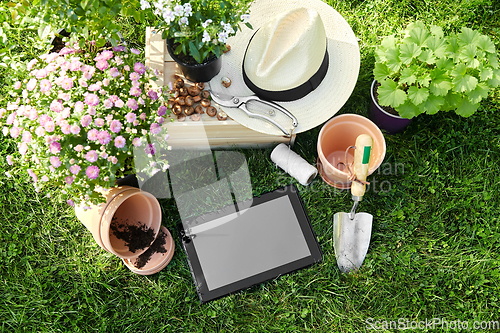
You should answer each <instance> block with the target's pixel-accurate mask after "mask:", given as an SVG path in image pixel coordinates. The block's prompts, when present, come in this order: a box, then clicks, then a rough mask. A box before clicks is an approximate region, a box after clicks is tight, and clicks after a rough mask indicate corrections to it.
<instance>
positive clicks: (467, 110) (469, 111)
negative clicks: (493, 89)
mask: <svg viewBox="0 0 500 333" xmlns="http://www.w3.org/2000/svg"><path fill="white" fill-rule="evenodd" d="M478 108H479V103H477V104H473V103H471V102H469V100H468V99H467V98H464V99H463V100H462V102H461V103H460V104H459V105H458V107H457V109H456V110H455V112H456V114H458V115H460V116H462V117H470V116H472V115H473V114H474V113H475V112H476V111H477V109H478Z"/></svg>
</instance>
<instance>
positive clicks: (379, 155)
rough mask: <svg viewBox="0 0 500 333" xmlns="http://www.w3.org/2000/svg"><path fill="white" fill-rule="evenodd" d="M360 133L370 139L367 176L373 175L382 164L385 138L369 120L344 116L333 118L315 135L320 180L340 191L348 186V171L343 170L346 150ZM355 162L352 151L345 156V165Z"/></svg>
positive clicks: (348, 115) (357, 116)
mask: <svg viewBox="0 0 500 333" xmlns="http://www.w3.org/2000/svg"><path fill="white" fill-rule="evenodd" d="M360 134H368V135H370V136H371V137H372V138H373V148H372V153H371V158H370V163H369V170H368V174H369V175H370V174H372V173H373V172H374V171H375V170H377V168H378V167H379V166H380V164H382V161H383V160H384V157H385V152H386V146H385V139H384V135H383V134H382V132H381V131H380V129H379V128H378V127H377V125H375V124H374V123H373V122H371V121H370V120H369V119H368V118H365V117H363V116H360V115H357V114H343V115H340V116H336V117H333V118H332V119H331V120H329V121H328V122H327V123H326V124H325V125H324V126H323V128H322V129H321V131H320V132H319V136H318V145H317V149H318V170H319V173H320V175H321V177H322V178H323V180H324V181H325V182H326V183H328V184H330V185H332V186H334V187H337V188H340V189H348V188H350V187H351V181H350V180H349V175H348V174H347V170H345V169H344V164H345V163H346V161H345V151H346V149H347V148H348V147H349V146H354V144H355V143H356V138H357V137H358V136H359V135H360ZM353 160H354V151H353V150H350V151H349V153H348V161H347V162H348V163H352V162H353Z"/></svg>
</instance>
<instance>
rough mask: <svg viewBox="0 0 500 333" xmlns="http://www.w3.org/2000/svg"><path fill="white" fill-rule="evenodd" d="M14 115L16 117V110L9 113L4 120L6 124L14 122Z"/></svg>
mask: <svg viewBox="0 0 500 333" xmlns="http://www.w3.org/2000/svg"><path fill="white" fill-rule="evenodd" d="M16 117H17V112H12V113H11V114H9V116H8V117H7V122H6V123H7V125H12V124H13V123H14V120H16Z"/></svg>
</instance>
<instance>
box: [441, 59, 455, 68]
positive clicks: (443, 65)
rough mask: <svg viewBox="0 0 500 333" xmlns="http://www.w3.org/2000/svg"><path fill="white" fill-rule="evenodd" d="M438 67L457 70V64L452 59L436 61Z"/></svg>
mask: <svg viewBox="0 0 500 333" xmlns="http://www.w3.org/2000/svg"><path fill="white" fill-rule="evenodd" d="M436 66H437V68H439V69H444V70H446V71H451V70H452V69H453V68H455V63H454V62H453V60H451V59H439V60H438V61H436Z"/></svg>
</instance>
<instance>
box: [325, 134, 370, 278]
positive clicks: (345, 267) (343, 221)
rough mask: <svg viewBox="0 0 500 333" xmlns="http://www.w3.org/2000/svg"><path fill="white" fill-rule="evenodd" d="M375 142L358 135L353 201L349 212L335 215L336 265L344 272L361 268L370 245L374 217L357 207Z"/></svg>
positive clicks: (364, 186)
mask: <svg viewBox="0 0 500 333" xmlns="http://www.w3.org/2000/svg"><path fill="white" fill-rule="evenodd" d="M372 145H373V139H372V138H371V137H370V136H369V135H367V134H361V135H360V136H358V137H357V138H356V146H355V149H356V150H355V152H354V171H353V173H354V176H355V180H353V182H352V185H351V194H352V199H353V200H354V204H353V206H352V209H351V211H350V212H349V213H344V212H339V213H336V214H335V215H334V216H333V247H334V249H335V257H336V258H337V265H338V266H339V269H340V270H341V271H342V272H344V273H349V272H350V271H352V270H356V269H358V268H360V267H361V265H362V264H363V260H365V256H366V253H367V252H368V246H369V245H370V237H371V233H372V221H373V216H372V215H371V214H368V213H356V208H357V207H358V204H359V202H360V201H361V199H363V195H364V194H365V190H366V185H365V184H363V182H365V181H366V176H367V175H368V163H369V162H370V153H371V148H372ZM346 163H347V161H346Z"/></svg>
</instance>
